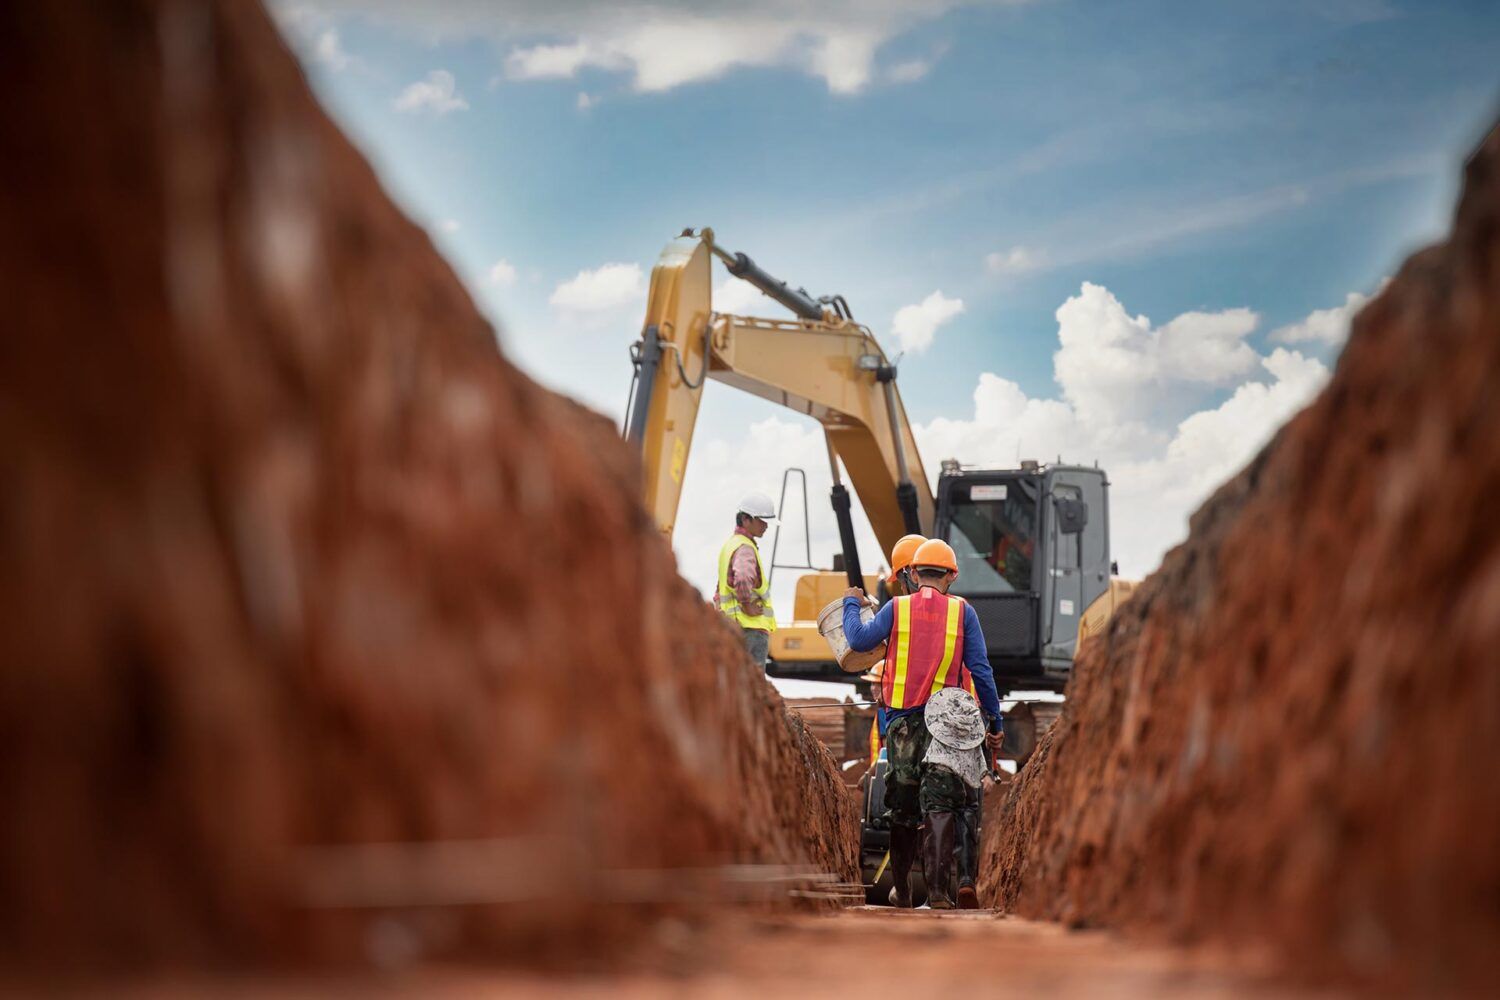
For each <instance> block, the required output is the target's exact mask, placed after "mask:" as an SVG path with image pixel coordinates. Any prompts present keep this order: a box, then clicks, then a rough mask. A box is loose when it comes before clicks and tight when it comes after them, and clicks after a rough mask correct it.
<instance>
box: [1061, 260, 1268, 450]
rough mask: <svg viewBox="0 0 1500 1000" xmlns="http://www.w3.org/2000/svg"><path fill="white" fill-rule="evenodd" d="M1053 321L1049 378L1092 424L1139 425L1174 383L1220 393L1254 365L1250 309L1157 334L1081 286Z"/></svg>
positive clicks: (1183, 320) (1180, 323)
mask: <svg viewBox="0 0 1500 1000" xmlns="http://www.w3.org/2000/svg"><path fill="white" fill-rule="evenodd" d="M1056 316H1057V331H1058V341H1059V343H1060V345H1061V346H1060V348H1059V350H1058V351H1057V353H1056V354H1055V355H1053V372H1054V374H1055V376H1056V378H1057V383H1058V385H1059V386H1060V387H1061V388H1062V391H1063V397H1064V398H1065V399H1066V400H1067V401H1068V402H1069V403H1070V404H1071V405H1072V406H1073V407H1074V408H1075V409H1077V410H1078V412H1079V413H1080V414H1082V415H1084V416H1085V417H1086V418H1088V419H1090V420H1095V421H1120V420H1131V419H1138V418H1140V417H1141V416H1143V415H1144V414H1145V413H1146V412H1148V411H1149V410H1150V409H1151V408H1152V407H1153V406H1155V405H1157V404H1158V403H1159V400H1160V393H1161V392H1162V390H1163V389H1164V388H1166V387H1168V386H1169V385H1170V384H1172V383H1176V384H1179V385H1193V384H1197V385H1199V386H1221V385H1225V384H1228V383H1230V382H1232V381H1233V380H1234V379H1236V378H1238V377H1241V376H1244V375H1246V374H1248V373H1249V372H1251V371H1253V370H1254V369H1255V368H1256V365H1257V363H1258V362H1257V357H1258V356H1257V355H1256V353H1255V351H1254V350H1253V349H1251V347H1250V346H1249V345H1248V344H1246V343H1245V338H1246V337H1248V336H1249V335H1250V334H1251V333H1253V332H1254V331H1255V327H1256V324H1257V323H1258V322H1259V317H1257V316H1256V314H1255V313H1253V312H1251V311H1250V310H1248V309H1227V310H1224V311H1222V312H1213V313H1208V312H1189V313H1183V314H1182V315H1181V316H1178V317H1177V318H1176V319H1174V320H1172V321H1171V322H1170V323H1167V324H1166V325H1165V326H1162V327H1160V328H1155V327H1153V326H1152V325H1151V321H1150V320H1149V319H1147V318H1146V317H1145V316H1131V315H1130V314H1129V313H1127V312H1126V311H1125V307H1124V306H1123V305H1121V303H1120V300H1119V299H1117V298H1115V296H1114V295H1113V294H1112V293H1111V292H1110V291H1109V289H1107V288H1104V287H1103V286H1100V285H1095V284H1092V283H1090V282H1084V283H1083V286H1082V288H1081V289H1080V290H1079V293H1078V294H1077V295H1075V296H1073V297H1071V298H1069V299H1068V300H1067V301H1066V302H1064V303H1063V304H1062V305H1061V306H1059V307H1058V309H1057V314H1056Z"/></svg>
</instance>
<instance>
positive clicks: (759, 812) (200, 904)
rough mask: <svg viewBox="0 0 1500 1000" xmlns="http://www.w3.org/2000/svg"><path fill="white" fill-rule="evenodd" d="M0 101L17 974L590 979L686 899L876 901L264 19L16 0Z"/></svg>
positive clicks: (446, 274)
mask: <svg viewBox="0 0 1500 1000" xmlns="http://www.w3.org/2000/svg"><path fill="white" fill-rule="evenodd" d="M0 80H3V82H4V84H5V87H6V88H7V92H8V93H11V94H17V95H20V94H24V95H27V97H26V99H25V100H19V99H18V100H15V101H12V102H10V104H9V105H8V107H7V110H6V117H7V119H8V121H7V123H6V127H5V128H4V129H0V190H4V191H5V193H6V204H5V207H4V210H3V212H0V248H3V249H4V272H5V274H6V275H7V277H8V279H9V280H8V282H7V289H8V292H7V295H6V301H5V308H6V310H7V318H8V323H7V330H8V332H7V334H6V336H4V337H0V454H3V455H4V466H5V470H6V475H5V489H4V495H3V498H0V565H3V566H4V571H3V573H0V636H3V649H4V653H5V664H6V666H5V669H4V671H3V675H0V801H4V803H5V811H6V816H7V820H6V823H5V826H4V830H3V834H0V941H3V946H0V959H4V960H7V961H16V960H21V959H24V960H25V961H28V962H32V963H42V964H46V963H56V962H63V961H66V962H70V963H74V962H88V961H105V962H108V961H130V962H151V961H156V960H163V959H171V960H181V961H188V962H230V963H233V962H245V961H260V960H266V959H287V958H299V957H301V958H308V957H310V958H318V959H324V958H331V959H346V958H349V957H351V956H356V957H358V956H364V955H366V954H373V955H374V957H377V958H388V957H391V956H392V955H393V954H394V955H400V954H407V953H424V952H427V953H430V952H433V951H466V952H467V953H470V954H474V953H480V954H516V953H523V952H524V953H525V954H528V955H533V954H538V953H540V952H544V951H548V950H551V951H556V952H562V953H566V954H573V953H587V954H590V955H593V954H607V953H608V952H609V950H610V945H611V944H612V943H613V942H616V941H619V940H621V936H620V932H623V931H625V930H626V929H628V928H632V927H637V926H639V925H640V923H641V921H640V916H641V904H643V903H645V904H656V903H659V902H661V901H664V900H665V901H672V900H676V899H680V898H682V897H684V896H692V895H696V894H698V893H701V892H708V893H709V894H710V895H713V894H715V893H716V891H717V890H718V889H719V888H721V886H722V883H723V879H720V878H718V877H716V876H715V875H714V874H713V873H712V872H711V871H710V872H709V873H707V874H705V873H704V872H703V871H690V870H695V869H702V868H704V867H706V866H717V865H720V864H722V863H727V862H761V863H766V862H769V863H781V864H799V865H807V866H810V867H812V868H815V869H818V870H821V871H826V872H830V873H834V874H835V875H837V876H838V877H839V878H853V877H854V873H855V858H854V846H855V843H856V840H857V833H856V829H855V826H854V818H853V815H852V811H851V810H850V809H849V808H848V805H847V802H846V793H845V790H844V787H843V785H842V782H841V781H840V780H839V775H838V773H837V771H836V769H835V767H834V766H833V763H832V761H831V760H830V759H829V757H828V754H827V753H826V752H825V751H824V750H823V749H822V748H821V747H819V746H818V744H817V742H816V740H814V739H813V738H812V737H810V736H809V735H808V733H807V731H806V729H805V727H803V726H802V725H801V724H800V723H799V722H797V721H795V720H793V719H792V718H791V717H789V716H788V714H787V713H786V711H785V710H784V708H783V707H782V704H781V701H780V699H779V698H778V697H777V696H776V694H775V692H774V691H773V690H772V689H771V688H770V687H769V686H768V685H767V683H766V682H765V680H764V678H763V677H762V676H761V675H760V673H759V671H758V670H756V669H755V668H754V667H753V666H752V665H751V664H750V663H749V662H748V661H747V660H746V658H745V656H744V655H743V651H742V646H741V643H740V640H739V638H738V634H737V633H736V632H735V631H734V630H732V629H730V628H729V627H727V626H726V625H725V624H724V623H723V622H722V620H721V619H720V618H719V617H718V616H717V615H715V614H714V613H712V612H711V611H710V610H709V609H708V608H706V606H705V605H704V604H703V603H702V602H701V601H700V600H698V598H697V596H696V595H695V593H694V592H693V591H692V590H691V589H690V588H689V587H688V586H687V585H686V584H685V583H684V582H683V581H682V580H681V579H680V578H679V577H678V576H677V574H676V572H675V569H674V564H673V560H672V556H671V553H670V551H669V549H668V547H667V546H666V545H665V544H664V543H663V541H662V540H661V538H660V537H659V536H657V535H656V533H655V532H654V531H653V530H652V529H651V527H650V525H649V523H648V521H647V519H646V518H645V516H644V514H643V512H642V511H641V510H640V509H639V508H638V506H637V504H636V502H635V500H634V497H635V496H636V495H637V492H638V491H637V484H636V480H635V472H634V461H633V458H632V457H631V456H630V455H628V454H627V453H626V452H625V451H624V449H623V448H622V446H621V445H620V444H619V442H618V438H617V435H616V433H615V431H614V429H613V427H612V426H610V425H609V424H608V423H607V422H606V421H605V420H603V419H602V418H599V417H596V416H594V415H591V414H589V413H586V412H584V411H583V410H581V409H579V408H578V407H576V406H574V405H572V404H570V403H568V402H566V401H565V400H563V399H561V398H559V397H556V396H553V395H551V394H549V393H547V392H545V391H543V390H542V389H540V388H538V387H537V386H536V385H534V384H533V383H531V382H530V381H529V380H527V379H526V378H524V377H523V376H521V375H520V374H518V373H517V372H516V371H515V369H513V368H512V367H511V366H510V365H509V364H508V363H507V362H506V361H505V360H504V359H503V358H502V357H501V356H500V354H499V353H498V351H497V348H496V344H495V338H494V335H493V332H492V331H491V329H490V328H489V327H488V326H487V325H486V324H485V322H484V321H483V320H482V319H481V318H480V317H479V315H478V313H477V312H476V310H475V308H474V306H473V305H472V304H471V302H470V301H469V299H468V297H467V296H466V294H465V293H464V291H463V289H462V288H461V286H460V284H459V282H458V281H457V280H456V278H455V277H454V275H453V273H452V271H451V270H450V269H449V268H448V266H447V265H446V264H445V263H444V262H443V260H442V259H441V258H440V257H439V256H438V254H437V253H436V252H435V251H434V250H433V247H432V246H431V244H430V242H429V240H428V239H427V237H426V235H425V234H424V233H423V232H422V231H421V230H419V229H418V228H417V227H415V226H413V225H412V224H411V223H410V222H409V221H407V220H406V219H405V218H404V217H403V216H402V215H401V214H400V213H399V212H398V211H397V210H396V209H395V208H394V207H393V206H392V204H391V202H390V201H389V200H388V199H387V198H386V196H385V195H384V194H383V192H382V191H381V188H380V186H379V184H378V183H377V181H376V179H375V177H374V175H373V174H372V172H371V171H370V169H369V167H368V166H367V165H366V163H365V162H364V161H363V159H361V157H360V156H359V155H358V154H357V153H356V152H355V151H354V150H353V149H352V148H351V147H350V145H349V144H348V142H347V141H346V140H345V139H344V138H343V137H342V136H341V135H340V133H339V132H338V131H337V130H336V129H335V128H334V127H333V126H332V125H331V124H330V123H329V121H328V120H327V119H326V118H325V116H324V115H323V114H322V112H321V111H320V110H319V109H318V107H317V106H316V104H315V103H314V101H313V99H312V97H311V96H310V94H309V92H308V89H307V86H306V85H305V82H304V80H303V78H302V76H301V74H300V72H299V70H298V68H297V66H296V64H295V62H294V60H293V59H292V57H291V56H290V54H289V53H288V52H287V51H286V49H285V47H284V45H283V44H282V42H281V40H280V39H279V37H278V36H277V34H276V32H275V30H274V29H273V27H272V25H271V24H270V22H269V20H268V19H267V17H266V16H265V13H264V12H263V11H262V10H261V9H260V8H259V6H258V5H256V4H253V3H250V2H244V0H222V2H215V3H204V4H199V3H172V2H167V0H160V2H152V0H121V2H116V3H109V4H87V3H57V4H18V5H7V6H6V7H5V8H4V9H3V11H0ZM370 843H376V844H382V843H383V844H387V845H392V844H394V845H402V846H396V847H384V848H379V849H377V850H374V851H371V852H365V853H360V852H350V851H347V850H333V851H324V850H323V849H324V848H329V847H331V846H336V845H352V844H370ZM412 845H417V846H412ZM662 869H671V870H674V871H676V872H677V873H678V874H677V875H670V874H668V875H661V874H657V875H651V874H649V873H650V872H652V871H659V870H662ZM641 872H646V873H648V874H646V875H642V874H640V873H641ZM782 898H785V893H784V891H783V892H782ZM597 900H604V901H607V902H609V903H610V905H603V906H599V905H594V903H595V901H597ZM423 903H438V904H463V905H453V906H446V905H442V906H437V907H429V906H421V907H415V908H414V904H423ZM355 904H357V905H355Z"/></svg>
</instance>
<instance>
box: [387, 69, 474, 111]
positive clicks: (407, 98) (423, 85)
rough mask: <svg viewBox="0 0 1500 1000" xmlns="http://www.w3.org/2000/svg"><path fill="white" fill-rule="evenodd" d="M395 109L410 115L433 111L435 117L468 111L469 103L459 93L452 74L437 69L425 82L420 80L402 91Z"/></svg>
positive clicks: (396, 101) (428, 75) (429, 74)
mask: <svg viewBox="0 0 1500 1000" xmlns="http://www.w3.org/2000/svg"><path fill="white" fill-rule="evenodd" d="M393 107H395V109H396V110H397V111H404V112H406V113H408V114H413V113H416V112H420V111H431V112H432V113H433V114H435V115H446V114H448V113H449V112H450V111H467V110H468V108H469V102H468V101H466V100H464V96H463V95H462V94H460V93H459V92H458V83H457V81H455V80H454V79H453V74H452V73H450V72H448V71H447V70H445V69H435V70H433V71H432V72H431V73H428V74H427V78H426V79H425V80H418V81H417V82H416V83H413V84H411V85H409V86H408V87H407V88H406V89H405V90H403V91H401V93H400V95H399V96H397V98H396V100H395V102H394V104H393Z"/></svg>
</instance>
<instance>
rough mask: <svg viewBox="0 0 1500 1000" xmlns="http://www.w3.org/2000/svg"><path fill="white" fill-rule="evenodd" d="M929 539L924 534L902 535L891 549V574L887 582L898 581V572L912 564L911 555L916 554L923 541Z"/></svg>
mask: <svg viewBox="0 0 1500 1000" xmlns="http://www.w3.org/2000/svg"><path fill="white" fill-rule="evenodd" d="M925 541H927V538H926V537H925V536H923V535H902V536H901V540H900V541H898V542H897V543H896V544H895V546H894V547H893V548H892V549H891V575H890V577H889V578H888V579H887V581H886V582H887V583H895V582H896V574H897V573H899V572H901V571H902V570H903V569H905V568H906V567H908V566H910V565H911V557H912V556H913V555H915V554H916V552H917V549H919V548H921V547H922V543H923V542H925Z"/></svg>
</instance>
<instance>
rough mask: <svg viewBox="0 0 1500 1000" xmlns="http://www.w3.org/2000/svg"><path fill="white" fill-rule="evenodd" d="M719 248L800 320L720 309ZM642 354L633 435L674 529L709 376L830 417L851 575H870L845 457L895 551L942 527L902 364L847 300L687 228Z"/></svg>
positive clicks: (664, 278) (655, 509)
mask: <svg viewBox="0 0 1500 1000" xmlns="http://www.w3.org/2000/svg"><path fill="white" fill-rule="evenodd" d="M714 256H718V257H720V258H721V259H722V260H723V261H724V262H725V264H726V266H727V267H728V269H729V272H730V273H731V274H733V275H735V276H737V277H741V278H743V279H745V280H747V281H749V282H750V283H751V284H753V285H755V286H756V287H757V288H759V289H760V290H761V291H762V292H764V293H765V294H766V295H768V296H770V297H771V298H773V299H775V300H776V301H778V302H780V303H781V304H782V305H784V306H786V307H787V308H788V309H790V310H791V311H792V313H793V314H794V315H795V316H796V317H797V318H796V319H785V320H781V319H759V318H754V317H747V316H732V315H725V314H720V313H715V312H714V311H713V303H712V266H711V265H712V260H713V257H714ZM632 358H633V360H634V362H635V367H636V383H635V386H634V390H633V393H632V400H631V406H630V410H629V415H628V419H627V423H626V436H627V438H628V439H629V440H630V441H631V442H632V443H634V444H635V445H636V446H637V447H638V448H639V449H640V451H641V458H642V465H643V472H644V477H645V484H644V485H645V500H646V505H647V508H648V509H649V510H650V511H651V514H652V516H653V517H654V518H655V520H656V523H657V525H658V527H660V528H661V530H662V531H663V532H665V533H667V534H668V535H670V534H671V532H672V528H673V525H674V524H675V522H676V518H677V506H678V502H679V500H680V498H681V495H682V480H683V475H684V473H685V472H686V468H687V460H688V455H689V452H690V451H691V448H692V438H693V429H694V426H695V424H696V423H697V418H698V406H699V403H700V402H701V400H702V396H703V387H704V384H705V383H706V381H707V380H708V379H713V380H715V381H719V382H724V383H726V384H728V385H732V386H735V387H737V388H740V389H743V390H744V391H746V392H749V393H751V394H753V395H756V396H759V397H761V398H762V399H766V400H770V401H771V402H773V403H777V404H780V405H781V406H785V407H787V408H788V409H791V410H795V411H796V412H798V413H802V414H806V415H807V416H810V417H812V418H813V419H815V420H817V421H818V422H819V423H820V424H821V425H822V426H823V431H824V435H825V439H826V441H827V444H828V455H829V464H830V468H831V471H832V473H833V482H834V488H833V504H834V512H835V515H836V516H837V517H838V521H839V533H840V538H841V542H842V545H843V549H844V565H845V570H846V571H847V572H848V574H849V578H850V580H851V582H854V581H861V582H862V577H861V574H860V567H859V559H858V554H857V552H856V551H855V547H854V532H853V526H852V522H851V519H850V507H851V501H850V497H849V493H848V490H847V489H846V488H845V486H844V485H843V476H842V475H841V473H840V468H839V466H840V463H842V466H843V468H844V470H846V471H847V473H848V479H849V483H850V484H851V485H852V486H853V488H854V491H855V493H856V494H857V495H858V497H859V502H860V504H861V505H862V506H863V507H864V509H865V513H866V514H867V516H868V517H869V520H870V526H871V527H872V528H873V529H874V530H875V537H876V538H877V539H878V540H879V542H880V545H881V547H882V548H883V549H884V550H885V551H890V549H891V547H892V546H893V545H894V544H895V542H896V540H897V539H898V538H899V537H900V536H901V535H903V534H906V533H907V532H912V531H922V530H923V529H924V528H925V529H930V528H931V527H932V524H933V512H934V501H933V496H932V491H931V489H930V487H929V486H928V481H927V475H926V472H925V470H924V469H923V467H922V460H921V456H920V455H919V453H918V451H917V442H916V438H915V437H914V436H913V434H912V429H911V423H910V421H909V420H908V419H907V416H906V410H905V408H904V407H903V406H902V404H901V396H900V393H899V392H898V391H897V389H896V382H895V379H896V369H895V366H894V365H893V364H891V362H890V359H889V358H887V357H886V355H885V352H884V351H883V350H882V349H881V347H880V345H879V344H878V343H877V342H876V340H875V337H874V336H873V335H872V334H871V333H870V331H869V329H868V328H866V327H864V326H861V325H860V324H858V323H856V322H854V320H853V318H852V317H851V316H850V315H849V310H848V307H847V305H846V304H844V302H843V300H842V299H841V298H830V299H824V300H814V299H813V298H812V297H811V296H809V295H808V294H807V293H806V292H804V291H801V290H793V289H791V288H790V287H789V286H787V285H786V284H785V283H784V282H780V281H777V280H776V279H775V278H772V277H771V276H770V275H768V274H766V272H764V271H762V270H761V269H760V268H759V267H757V266H756V265H755V264H754V262H753V261H751V260H750V259H749V258H748V257H746V256H745V255H744V254H730V253H728V252H726V251H724V250H723V249H721V248H720V247H718V246H717V245H716V244H715V243H714V239H713V232H712V230H708V229H704V230H702V231H700V232H699V233H696V234H694V233H692V232H691V231H689V232H685V233H684V234H683V235H682V236H680V237H678V238H677V239H675V240H673V241H672V242H671V243H670V244H668V246H667V248H666V249H665V250H664V251H663V252H662V254H661V257H660V258H659V259H658V261H657V263H656V266H655V268H653V270H652V272H651V288H650V293H649V297H648V299H647V305H646V320H645V324H644V326H643V328H642V333H641V340H640V341H639V342H638V343H637V344H636V345H635V346H634V347H633V349H632Z"/></svg>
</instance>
